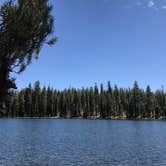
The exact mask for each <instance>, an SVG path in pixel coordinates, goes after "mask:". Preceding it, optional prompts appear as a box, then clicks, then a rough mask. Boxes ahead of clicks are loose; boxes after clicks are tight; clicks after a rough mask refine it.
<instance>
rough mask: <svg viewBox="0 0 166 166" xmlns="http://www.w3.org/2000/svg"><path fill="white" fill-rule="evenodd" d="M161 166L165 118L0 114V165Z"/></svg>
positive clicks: (165, 159)
mask: <svg viewBox="0 0 166 166" xmlns="http://www.w3.org/2000/svg"><path fill="white" fill-rule="evenodd" d="M1 165H2V166H63V165H69V166H70V165H73V166H91V165H92V166H93V165H94V166H104V165H108V166H163V165H166V121H110V120H54V119H42V120H40V119H0V166H1Z"/></svg>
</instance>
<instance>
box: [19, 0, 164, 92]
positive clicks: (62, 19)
mask: <svg viewBox="0 0 166 166" xmlns="http://www.w3.org/2000/svg"><path fill="white" fill-rule="evenodd" d="M51 2H52V3H53V5H54V11H53V14H54V15H55V18H56V22H55V34H56V36H57V37H58V38H59V41H58V42H57V43H56V44H55V46H52V47H50V48H49V47H47V46H45V47H44V48H43V49H42V52H41V57H40V59H39V60H37V61H36V60H35V61H33V63H32V64H31V65H30V66H29V67H28V68H27V69H26V71H25V72H24V73H22V74H21V75H19V76H17V83H18V86H19V88H22V87H25V86H27V85H28V83H29V82H32V83H34V82H35V81H36V80H40V81H41V84H42V85H49V84H50V85H51V86H53V87H54V88H57V89H64V88H68V87H70V86H72V87H77V88H80V87H82V86H84V87H89V86H93V85H94V83H95V82H96V83H97V84H99V83H101V82H103V83H104V85H106V83H107V81H108V80H110V81H111V84H112V85H114V84H117V85H118V86H122V87H131V86H132V85H133V82H134V80H137V81H138V83H139V85H140V87H142V88H145V87H146V85H147V84H150V85H151V87H152V89H153V90H154V89H157V88H160V87H161V86H162V85H164V86H166V0H142V1H141V0H51Z"/></svg>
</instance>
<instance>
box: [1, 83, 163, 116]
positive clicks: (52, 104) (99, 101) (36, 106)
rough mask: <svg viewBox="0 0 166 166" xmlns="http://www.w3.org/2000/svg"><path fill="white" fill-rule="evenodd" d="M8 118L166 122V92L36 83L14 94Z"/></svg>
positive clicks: (9, 101)
mask: <svg viewBox="0 0 166 166" xmlns="http://www.w3.org/2000/svg"><path fill="white" fill-rule="evenodd" d="M3 116H5V117H57V118H92V119H96V118H99V119H164V118H166V93H165V92H164V90H163V89H161V90H157V91H156V92H152V91H151V89H150V86H147V88H146V90H143V89H140V88H139V86H138V83H137V82H136V81H135V83H134V86H133V88H132V89H129V88H128V89H124V88H118V87H117V86H116V85H115V86H114V87H112V86H111V85H110V82H108V85H107V88H104V86H103V84H101V85H100V87H98V86H97V84H95V86H94V87H90V88H86V89H84V88H82V89H75V88H69V89H65V90H63V91H58V90H54V89H53V88H51V87H47V88H46V87H43V88H41V87H40V82H39V81H37V82H35V84H34V86H32V85H31V84H30V85H29V86H28V87H27V88H25V89H22V90H20V91H11V92H10V96H9V97H8V100H7V101H6V113H5V115H3Z"/></svg>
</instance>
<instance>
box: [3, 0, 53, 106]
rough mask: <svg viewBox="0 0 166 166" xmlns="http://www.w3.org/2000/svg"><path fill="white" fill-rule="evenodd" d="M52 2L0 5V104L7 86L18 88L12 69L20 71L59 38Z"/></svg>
mask: <svg viewBox="0 0 166 166" xmlns="http://www.w3.org/2000/svg"><path fill="white" fill-rule="evenodd" d="M51 11H52V6H51V5H50V4H49V1H48V0H8V1H6V2H5V3H3V4H2V6H1V8H0V52H1V55H0V72H1V75H0V105H2V103H3V102H4V100H5V96H7V95H8V90H9V89H11V88H16V85H15V83H14V81H15V80H14V79H13V78H10V73H12V72H15V73H21V72H23V71H24V70H25V69H26V67H27V66H28V65H29V64H30V63H31V62H32V59H33V58H38V57H39V53H40V50H41V48H42V46H43V44H44V43H47V44H49V45H52V44H54V43H55V42H56V38H54V37H53V38H51V39H48V37H50V35H51V34H52V33H53V29H54V18H53V16H52V15H51Z"/></svg>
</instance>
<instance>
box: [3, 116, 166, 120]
mask: <svg viewBox="0 0 166 166" xmlns="http://www.w3.org/2000/svg"><path fill="white" fill-rule="evenodd" d="M0 119H79V120H138V121H139V120H147V121H148V120H166V118H165V117H164V118H139V117H138V118H125V117H120V118H119V117H110V118H100V117H87V118H83V117H72V118H70V117H59V116H53V117H5V116H4V117H0Z"/></svg>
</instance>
